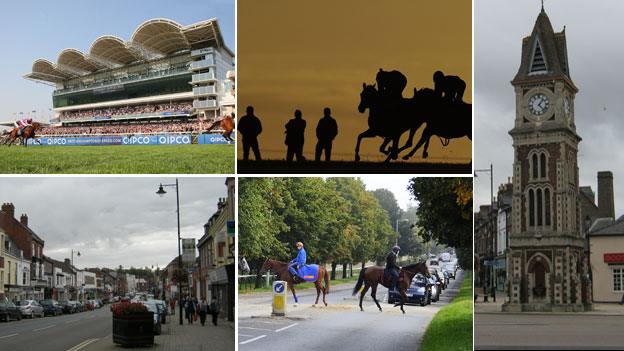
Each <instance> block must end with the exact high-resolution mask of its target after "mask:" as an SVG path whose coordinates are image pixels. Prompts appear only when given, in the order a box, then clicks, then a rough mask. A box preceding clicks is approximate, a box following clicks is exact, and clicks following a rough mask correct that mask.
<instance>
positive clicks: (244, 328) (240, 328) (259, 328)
mask: <svg viewBox="0 0 624 351" xmlns="http://www.w3.org/2000/svg"><path fill="white" fill-rule="evenodd" d="M238 329H253V330H264V331H273V329H264V328H252V327H238Z"/></svg>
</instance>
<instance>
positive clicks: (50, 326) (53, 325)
mask: <svg viewBox="0 0 624 351" xmlns="http://www.w3.org/2000/svg"><path fill="white" fill-rule="evenodd" d="M55 326H56V324H52V325H48V326H47V327H43V328H39V329H33V331H40V330H45V329H48V328H52V327H55Z"/></svg>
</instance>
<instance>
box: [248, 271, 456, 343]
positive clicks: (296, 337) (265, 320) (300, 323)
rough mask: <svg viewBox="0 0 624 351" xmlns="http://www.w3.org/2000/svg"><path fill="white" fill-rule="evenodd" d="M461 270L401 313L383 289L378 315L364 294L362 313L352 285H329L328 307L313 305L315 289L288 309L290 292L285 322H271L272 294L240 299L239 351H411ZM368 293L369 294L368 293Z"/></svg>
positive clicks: (448, 297) (451, 291) (446, 299)
mask: <svg viewBox="0 0 624 351" xmlns="http://www.w3.org/2000/svg"><path fill="white" fill-rule="evenodd" d="M462 280H463V271H458V272H457V279H456V280H451V284H450V287H449V288H448V289H446V290H444V292H443V293H442V295H441V296H440V301H439V302H435V303H432V304H431V305H428V306H425V307H420V306H405V312H406V314H405V315H403V314H402V313H401V311H400V309H399V308H398V307H396V308H394V307H392V305H389V304H388V303H387V302H386V301H387V296H386V295H387V289H385V288H383V287H381V286H380V288H379V289H378V290H377V297H378V300H379V301H380V304H381V306H382V308H383V312H379V310H378V309H377V307H376V306H375V303H374V302H373V301H372V299H371V298H370V295H367V298H366V299H365V300H364V303H363V307H364V312H361V311H359V307H358V300H357V298H356V297H352V296H351V291H352V289H353V286H354V285H355V282H353V283H349V284H340V285H336V286H332V287H331V288H330V293H329V295H328V299H327V303H328V305H329V306H327V307H324V306H323V307H312V306H311V305H312V303H313V302H314V299H315V298H316V291H315V290H314V289H312V290H307V291H305V292H302V293H300V294H298V295H297V296H298V297H299V302H300V303H299V306H298V307H293V306H292V302H293V299H292V295H291V294H289V299H288V301H289V305H288V312H287V318H270V317H269V315H270V312H271V301H272V300H271V294H267V293H262V294H248V295H246V294H241V295H239V298H238V301H239V319H238V321H239V323H238V344H239V350H272V351H275V350H292V349H294V348H298V349H302V350H303V349H305V350H327V348H328V345H340V349H341V350H358V351H359V350H376V349H387V350H416V349H417V348H418V347H419V345H420V341H421V338H422V336H423V334H424V332H425V330H426V328H427V326H428V325H429V322H430V321H431V319H432V318H433V316H434V315H435V314H436V312H437V311H438V310H439V309H440V308H442V307H443V306H445V305H446V304H447V303H448V302H450V300H451V299H452V298H453V297H454V296H455V295H456V294H457V293H458V291H459V287H460V286H461V282H462ZM369 294H370V291H369Z"/></svg>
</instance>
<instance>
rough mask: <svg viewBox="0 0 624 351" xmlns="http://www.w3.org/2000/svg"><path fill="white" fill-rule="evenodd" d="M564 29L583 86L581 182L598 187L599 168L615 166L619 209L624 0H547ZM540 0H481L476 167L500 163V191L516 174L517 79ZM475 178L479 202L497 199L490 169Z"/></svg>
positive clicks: (623, 195) (623, 168) (579, 106)
mask: <svg viewBox="0 0 624 351" xmlns="http://www.w3.org/2000/svg"><path fill="white" fill-rule="evenodd" d="M544 7H545V10H546V13H547V14H548V17H549V18H550V21H551V23H552V25H553V27H554V29H555V31H556V32H559V31H561V30H562V29H563V27H564V26H565V28H566V29H565V32H566V39H567V48H568V60H569V65H570V75H571V77H572V80H573V81H574V83H575V84H576V86H577V87H578V88H579V89H580V91H579V93H578V94H577V95H576V99H575V102H574V106H575V119H576V130H577V133H578V134H579V135H580V136H581V137H582V138H583V140H582V141H581V143H580V144H579V158H578V164H579V175H580V185H582V186H583V185H590V186H592V188H593V189H594V192H596V190H597V189H596V182H597V180H596V176H597V172H598V171H603V170H611V171H612V172H613V177H614V188H615V214H616V217H617V216H619V215H621V214H622V213H621V211H622V209H623V208H624V207H622V205H623V204H624V186H623V185H622V184H624V183H623V182H622V180H624V153H622V152H621V150H624V139H622V137H621V134H622V131H624V119H623V118H622V114H623V112H624V99H622V62H624V47H622V45H621V42H622V33H623V32H624V22H622V14H623V13H624V2H619V1H591V2H588V1H581V0H565V1H564V0H547V1H545V2H544ZM539 12H540V1H538V0H534V1H500V0H479V1H476V2H475V23H476V26H475V72H474V73H475V77H476V80H475V118H474V125H475V134H474V135H475V140H476V142H475V162H474V166H475V168H488V167H489V165H490V163H493V165H494V191H495V192H496V189H497V188H498V184H501V183H503V182H506V181H507V178H508V177H510V176H511V175H512V163H513V148H512V139H511V136H509V135H508V134H507V132H508V131H509V130H510V129H511V128H512V127H513V124H514V118H515V95H514V90H513V87H512V86H511V84H510V83H509V82H510V81H511V80H512V79H513V77H514V75H515V74H516V72H517V71H518V67H519V65H520V51H521V45H522V38H523V37H525V36H528V35H530V34H531V31H532V29H533V25H534V24H535V20H536V19H537V15H538V14H539ZM479 175H480V176H479V177H478V178H476V179H475V181H474V184H475V208H478V207H476V206H478V205H481V204H486V203H489V197H490V178H489V174H486V173H484V174H479Z"/></svg>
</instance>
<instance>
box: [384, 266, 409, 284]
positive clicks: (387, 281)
mask: <svg viewBox="0 0 624 351" xmlns="http://www.w3.org/2000/svg"><path fill="white" fill-rule="evenodd" d="M404 280H405V279H404V278H403V272H402V271H400V270H399V279H398V280H397V284H399V283H400V282H402V281H404ZM382 284H383V285H385V286H390V285H391V284H392V274H390V270H389V269H387V268H385V269H384V273H383V277H382Z"/></svg>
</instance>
